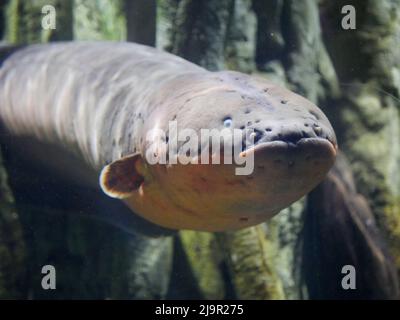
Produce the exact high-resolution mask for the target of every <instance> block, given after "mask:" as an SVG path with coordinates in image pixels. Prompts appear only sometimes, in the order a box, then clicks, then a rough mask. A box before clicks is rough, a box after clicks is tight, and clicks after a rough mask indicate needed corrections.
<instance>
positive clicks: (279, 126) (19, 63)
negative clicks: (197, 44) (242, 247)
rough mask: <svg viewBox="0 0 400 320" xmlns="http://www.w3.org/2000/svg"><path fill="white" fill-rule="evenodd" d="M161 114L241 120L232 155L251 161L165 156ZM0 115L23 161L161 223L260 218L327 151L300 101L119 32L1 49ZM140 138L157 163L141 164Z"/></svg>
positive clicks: (238, 223)
mask: <svg viewBox="0 0 400 320" xmlns="http://www.w3.org/2000/svg"><path fill="white" fill-rule="evenodd" d="M171 122H175V123H176V125H177V127H176V130H177V132H179V131H180V130H183V129H186V128H190V129H191V130H192V132H193V131H194V132H195V133H198V136H199V137H200V136H201V130H203V129H209V130H215V129H217V130H223V129H229V130H239V132H240V131H243V132H244V131H246V130H250V131H251V132H252V133H251V137H252V139H253V144H251V145H247V144H244V143H241V144H240V146H241V150H240V157H241V158H242V159H246V158H249V159H250V156H251V157H253V159H254V170H252V172H251V173H250V174H237V172H236V169H237V168H238V165H237V164H236V163H235V162H232V163H230V164H229V163H223V162H222V161H221V163H219V164H218V163H211V162H210V163H209V164H205V163H200V162H196V160H198V157H196V156H194V155H193V156H191V154H189V156H188V157H189V160H190V161H189V162H188V163H181V162H179V161H178V162H177V163H173V164H171V150H180V149H179V148H180V147H183V146H184V143H185V141H183V142H182V141H178V142H177V145H176V146H175V147H176V148H171V146H170V143H171V142H172V140H173V132H171V126H170V124H171ZM0 124H1V127H2V130H3V134H4V135H5V136H6V137H8V138H6V139H3V140H5V141H8V142H9V143H10V141H12V142H11V144H14V145H17V144H19V143H20V142H21V143H22V141H25V144H24V147H23V148H22V149H21V148H20V151H21V150H22V153H25V154H26V158H27V159H29V161H35V162H37V163H38V164H39V165H40V166H42V167H45V168H49V170H50V169H51V170H58V172H61V174H64V175H65V176H67V177H68V178H69V179H72V180H74V181H76V182H78V183H79V184H80V185H82V186H84V187H85V188H86V187H87V188H93V189H97V190H99V191H101V190H102V191H103V196H104V197H112V198H117V199H120V200H121V201H123V203H125V204H126V205H127V207H128V208H129V209H130V212H131V213H132V214H137V215H139V216H140V217H142V218H144V219H146V220H148V221H150V222H151V223H153V224H156V225H159V226H162V227H165V228H168V229H192V230H201V231H213V232H214V231H224V230H237V229H240V228H244V227H248V226H252V225H256V224H259V223H261V222H264V221H265V220H267V219H268V218H270V217H272V216H273V215H275V214H277V213H278V212H279V211H280V210H282V209H284V208H286V207H287V206H289V205H290V204H292V203H293V202H294V201H296V200H298V199H300V198H301V197H302V196H304V195H305V194H307V193H308V192H309V191H310V190H312V189H313V188H314V187H315V186H316V185H317V184H318V183H319V182H321V181H322V180H323V179H324V177H325V175H326V174H327V172H328V171H329V169H330V168H331V166H332V165H333V163H334V161H335V157H336V152H337V142H336V137H335V133H334V130H333V129H332V126H331V124H330V123H329V120H328V119H327V117H326V116H325V115H324V114H323V112H322V111H321V110H320V109H319V108H318V107H317V106H315V105H314V104H313V103H311V102H310V101H308V100H307V99H305V98H303V97H301V96H299V95H297V94H295V93H293V92H291V91H289V90H287V89H285V88H282V87H279V86H277V85H275V84H273V83H271V82H269V81H268V80H266V79H264V78H261V77H256V76H251V75H246V74H243V73H239V72H233V71H220V72H211V71H207V70H205V69H203V68H201V67H199V66H197V65H195V64H193V63H191V62H188V61H186V60H184V59H182V58H179V57H177V56H174V55H171V54H169V53H166V52H163V51H160V50H157V49H154V48H151V47H147V46H143V45H138V44H134V43H123V42H119V43H114V42H70V43H67V42H65V43H63V42H60V43H52V44H40V45H29V46H26V47H22V48H19V49H18V50H16V51H15V52H13V53H11V54H9V55H8V56H7V58H6V59H5V60H4V61H3V63H2V65H1V67H0ZM158 131H161V132H165V133H166V135H165V136H164V138H163V139H161V140H160V141H159V142H158V144H157V145H156V147H154V144H152V143H151V141H149V139H148V133H149V132H158ZM10 137H11V138H10ZM243 139H244V138H243ZM27 141H28V142H27ZM242 142H243V141H242ZM202 143H203V141H201V142H200V141H199V142H198V149H199V150H200V151H201V150H203V149H202V148H203V144H202ZM150 148H153V149H151V150H152V151H151V153H156V156H157V157H161V158H165V159H167V163H161V162H160V163H151V162H150V161H149V160H148V157H147V156H146V155H147V154H148V153H149V150H150ZM153 151H154V152H153ZM173 152H175V151H173ZM177 152H178V151H176V153H173V154H172V155H177ZM230 152H231V151H230ZM225 154H228V150H227V149H226V148H225V149H224V148H222V149H221V150H220V152H219V155H220V156H221V157H222V158H223V156H224V155H225ZM215 156H216V153H213V152H212V150H211V152H210V159H214V158H213V157H215ZM49 172H51V171H49ZM49 174H50V173H49ZM109 214H110V215H111V218H112V212H111V213H109Z"/></svg>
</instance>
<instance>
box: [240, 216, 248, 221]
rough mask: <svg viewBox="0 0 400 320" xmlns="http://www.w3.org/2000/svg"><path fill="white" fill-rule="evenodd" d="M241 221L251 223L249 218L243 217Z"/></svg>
mask: <svg viewBox="0 0 400 320" xmlns="http://www.w3.org/2000/svg"><path fill="white" fill-rule="evenodd" d="M239 221H243V222H246V221H249V218H247V217H241V218H240V219H239Z"/></svg>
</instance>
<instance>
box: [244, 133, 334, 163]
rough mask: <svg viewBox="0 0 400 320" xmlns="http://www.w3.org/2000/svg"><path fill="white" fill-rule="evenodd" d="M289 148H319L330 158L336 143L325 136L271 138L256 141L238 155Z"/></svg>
mask: <svg viewBox="0 0 400 320" xmlns="http://www.w3.org/2000/svg"><path fill="white" fill-rule="evenodd" d="M290 149H299V150H301V149H314V150H316V151H318V150H321V152H323V153H327V154H330V155H331V156H332V158H335V157H336V154H337V149H338V147H337V144H336V143H335V142H332V141H331V140H329V139H326V138H319V137H313V138H301V139H299V140H297V141H295V142H292V141H285V140H273V141H266V142H258V143H256V144H254V145H252V146H250V147H249V148H247V149H246V150H244V151H242V152H241V153H240V154H239V155H240V156H241V157H246V156H248V155H249V154H250V153H253V154H254V155H257V154H260V153H264V152H268V151H278V150H282V151H283V150H290Z"/></svg>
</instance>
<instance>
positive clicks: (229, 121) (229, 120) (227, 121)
mask: <svg viewBox="0 0 400 320" xmlns="http://www.w3.org/2000/svg"><path fill="white" fill-rule="evenodd" d="M231 126H232V118H230V117H226V118H224V127H225V128H230V127H231Z"/></svg>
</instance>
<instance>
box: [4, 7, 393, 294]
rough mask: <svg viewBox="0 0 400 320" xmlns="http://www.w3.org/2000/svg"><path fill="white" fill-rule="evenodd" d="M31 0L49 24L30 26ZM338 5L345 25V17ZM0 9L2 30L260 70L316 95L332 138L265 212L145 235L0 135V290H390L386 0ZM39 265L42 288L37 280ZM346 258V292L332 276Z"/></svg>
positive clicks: (34, 17)
mask: <svg viewBox="0 0 400 320" xmlns="http://www.w3.org/2000/svg"><path fill="white" fill-rule="evenodd" d="M45 5H51V6H53V7H54V8H55V9H56V14H57V19H56V22H57V25H56V29H43V28H42V18H43V16H44V13H43V12H42V8H43V7H44V6H45ZM346 5H351V6H353V8H354V9H355V13H356V15H355V22H356V24H355V26H354V27H355V28H352V26H350V27H349V28H344V27H343V19H344V18H346V14H347V11H346V10H345V11H343V7H345V6H346ZM0 14H1V18H0V19H1V24H0V39H3V40H4V41H5V42H6V43H11V44H30V43H40V42H48V41H74V40H75V41H77V40H116V41H133V42H138V43H142V44H146V45H150V46H155V47H157V48H160V49H163V50H166V51H169V52H171V53H173V54H176V55H179V56H181V57H183V58H185V59H187V60H189V61H192V62H194V63H196V64H198V65H201V66H203V67H205V68H207V69H209V70H222V69H230V70H238V71H241V72H244V73H251V74H257V75H261V76H264V77H266V78H268V79H270V80H271V81H273V82H275V83H278V84H281V85H284V86H286V87H288V88H289V89H291V90H293V91H294V92H296V93H299V94H300V95H302V96H304V97H306V98H308V99H309V100H311V101H312V102H314V103H315V104H316V105H318V106H319V107H320V108H321V109H322V110H323V111H324V113H325V114H326V115H327V116H328V118H329V119H330V121H331V123H332V125H333V127H334V129H335V131H336V134H337V137H338V143H339V148H340V150H341V154H340V155H339V157H338V160H337V163H336V165H335V166H334V168H333V169H332V170H331V172H330V173H329V175H328V176H327V178H326V180H324V181H323V182H322V183H321V184H320V185H319V186H318V187H317V188H316V189H315V190H313V191H312V192H311V193H310V194H309V195H308V196H306V197H305V198H304V199H302V200H300V201H298V202H296V203H295V204H293V205H292V206H290V207H289V208H287V209H285V210H283V212H281V213H280V214H278V215H277V216H275V217H274V218H272V219H271V220H270V221H267V222H265V223H263V224H261V225H258V226H255V227H251V228H247V229H244V230H240V231H236V232H220V233H207V232H195V231H179V232H177V233H176V234H175V235H171V236H166V237H161V238H148V237H145V236H143V235H140V234H138V235H136V236H133V235H130V234H126V233H124V232H123V231H121V230H119V229H117V228H115V227H113V226H110V225H108V224H106V223H105V222H102V221H99V220H98V219H94V218H91V217H89V216H88V215H85V214H84V213H83V211H93V212H95V211H96V210H101V209H104V208H101V206H102V204H101V201H100V200H99V199H97V198H96V195H93V194H90V192H89V191H87V190H78V191H77V190H76V187H75V186H71V185H68V184H67V183H65V184H64V183H60V182H59V181H57V180H56V179H54V177H52V176H46V174H45V173H43V172H41V173H39V172H35V171H34V170H32V169H31V168H30V167H29V166H26V165H21V164H20V162H19V160H18V159H16V158H15V156H14V155H13V154H10V152H8V150H6V149H5V148H3V150H2V156H1V158H2V159H1V164H0V298H1V299H361V298H364V299H398V298H399V297H400V296H399V284H400V282H399V277H398V274H399V272H400V174H399V171H400V100H399V96H400V45H399V44H400V1H393V0H382V1H378V0H358V1H355V0H352V1H342V0H336V1H328V0H320V1H318V0H302V1H295V0H271V1H265V0H205V1H198V0H158V1H155V0H132V1H129V0H126V1H122V0H116V1H112V0H86V1H84V0H67V1H62V0H33V1H24V0H0ZM347 22H348V25H351V23H350V22H349V21H347ZM73 189H74V190H75V191H74V192H72V191H71V190H73ZM50 191H51V192H50ZM75 194H79V195H80V197H75ZM66 195H69V196H68V197H67V196H66ZM82 195H83V196H82ZM82 198H84V199H85V200H83V199H82ZM44 265H53V266H54V267H55V268H56V270H57V288H56V290H43V288H42V286H41V281H42V278H43V274H42V273H41V270H42V267H43V266H44ZM345 265H351V266H354V267H355V270H356V275H357V282H356V283H357V289H356V290H344V289H343V287H342V279H343V277H344V276H345V275H344V274H343V273H342V268H343V266H345Z"/></svg>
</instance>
